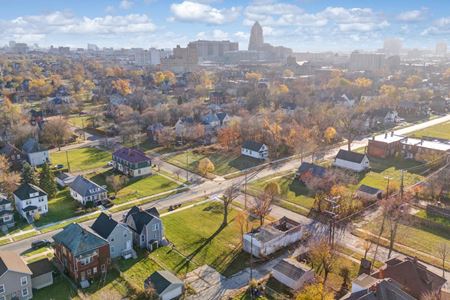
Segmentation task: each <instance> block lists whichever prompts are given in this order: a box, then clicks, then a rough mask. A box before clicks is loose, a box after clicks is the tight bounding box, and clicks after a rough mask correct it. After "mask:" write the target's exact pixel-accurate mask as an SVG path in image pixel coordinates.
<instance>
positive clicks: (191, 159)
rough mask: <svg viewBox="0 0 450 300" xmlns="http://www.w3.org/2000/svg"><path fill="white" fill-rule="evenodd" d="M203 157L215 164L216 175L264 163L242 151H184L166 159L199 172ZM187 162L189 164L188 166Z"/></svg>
mask: <svg viewBox="0 0 450 300" xmlns="http://www.w3.org/2000/svg"><path fill="white" fill-rule="evenodd" d="M206 151H207V150H206ZM186 156H187V157H186ZM203 158H209V159H210V160H211V161H212V163H213V164H214V166H215V170H214V172H213V173H214V174H216V175H226V174H229V173H233V172H237V171H241V170H244V169H248V168H251V167H255V166H258V165H259V164H261V163H263V161H261V160H258V159H254V158H251V157H246V156H242V155H240V153H239V154H237V153H232V152H225V151H223V152H217V151H215V152H211V151H209V152H205V153H199V152H196V151H185V152H183V153H180V154H177V155H174V156H170V157H168V158H167V159H166V161H167V162H169V163H171V164H173V165H176V166H179V167H181V168H184V169H186V168H187V169H188V170H189V171H192V172H198V170H197V166H198V162H199V161H200V160H201V159H203ZM187 162H188V166H187V167H186V163H187Z"/></svg>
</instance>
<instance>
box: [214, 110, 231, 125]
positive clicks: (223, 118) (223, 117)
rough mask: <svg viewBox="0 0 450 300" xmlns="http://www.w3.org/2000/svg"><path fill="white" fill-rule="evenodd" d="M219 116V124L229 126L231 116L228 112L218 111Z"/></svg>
mask: <svg viewBox="0 0 450 300" xmlns="http://www.w3.org/2000/svg"><path fill="white" fill-rule="evenodd" d="M216 116H217V118H218V119H219V126H220V127H223V126H227V125H228V123H229V122H230V120H231V118H230V116H229V115H228V114H227V113H226V112H218V113H216Z"/></svg>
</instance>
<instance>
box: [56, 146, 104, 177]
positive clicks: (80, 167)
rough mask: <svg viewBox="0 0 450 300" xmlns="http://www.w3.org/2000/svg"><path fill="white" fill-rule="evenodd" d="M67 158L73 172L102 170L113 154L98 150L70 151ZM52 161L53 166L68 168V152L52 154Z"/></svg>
mask: <svg viewBox="0 0 450 300" xmlns="http://www.w3.org/2000/svg"><path fill="white" fill-rule="evenodd" d="M67 156H68V157H69V163H70V171H71V172H76V171H86V170H91V169H97V168H101V167H104V166H106V165H107V163H108V162H109V161H110V160H111V153H109V152H106V151H103V150H99V149H97V148H79V149H72V150H68V151H67ZM50 161H51V163H52V164H62V165H64V167H65V168H67V167H68V165H67V159H66V151H61V152H52V153H50Z"/></svg>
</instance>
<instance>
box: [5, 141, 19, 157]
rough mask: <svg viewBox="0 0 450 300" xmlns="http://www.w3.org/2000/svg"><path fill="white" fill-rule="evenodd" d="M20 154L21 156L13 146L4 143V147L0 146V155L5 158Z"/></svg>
mask: <svg viewBox="0 0 450 300" xmlns="http://www.w3.org/2000/svg"><path fill="white" fill-rule="evenodd" d="M16 153H20V154H22V151H20V150H19V149H17V148H16V147H15V146H13V145H11V144H10V143H6V144H5V145H2V146H1V145H0V154H2V155H5V156H11V155H12V154H16Z"/></svg>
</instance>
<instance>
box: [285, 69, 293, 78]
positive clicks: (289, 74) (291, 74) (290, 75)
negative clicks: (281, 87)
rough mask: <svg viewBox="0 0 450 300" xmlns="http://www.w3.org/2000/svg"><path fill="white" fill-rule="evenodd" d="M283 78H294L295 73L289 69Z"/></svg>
mask: <svg viewBox="0 0 450 300" xmlns="http://www.w3.org/2000/svg"><path fill="white" fill-rule="evenodd" d="M283 76H284V77H294V72H292V71H291V70H289V69H286V70H284V71H283Z"/></svg>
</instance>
